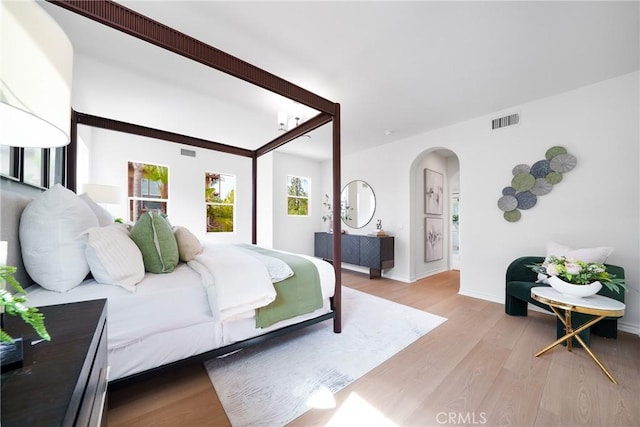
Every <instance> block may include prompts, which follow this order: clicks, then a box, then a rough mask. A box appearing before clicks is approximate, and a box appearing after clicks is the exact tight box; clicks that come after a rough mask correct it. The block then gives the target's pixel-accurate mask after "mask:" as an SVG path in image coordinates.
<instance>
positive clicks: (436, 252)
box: [424, 218, 444, 262]
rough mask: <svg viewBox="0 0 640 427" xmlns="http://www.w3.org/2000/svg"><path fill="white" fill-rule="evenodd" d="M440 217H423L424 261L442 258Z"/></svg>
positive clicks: (441, 223)
mask: <svg viewBox="0 0 640 427" xmlns="http://www.w3.org/2000/svg"><path fill="white" fill-rule="evenodd" d="M443 225H444V223H443V220H442V218H425V224H424V234H425V243H424V245H425V249H424V261H425V262H431V261H436V260H439V259H442V246H443V242H442V240H443V239H442V230H443V229H442V227H443Z"/></svg>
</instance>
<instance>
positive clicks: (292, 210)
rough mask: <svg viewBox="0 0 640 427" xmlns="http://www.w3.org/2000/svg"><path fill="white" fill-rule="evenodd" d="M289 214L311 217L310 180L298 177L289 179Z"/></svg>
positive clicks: (289, 177)
mask: <svg viewBox="0 0 640 427" xmlns="http://www.w3.org/2000/svg"><path fill="white" fill-rule="evenodd" d="M287 194H288V197H287V213H288V214H289V215H302V216H307V215H309V180H308V179H307V178H301V177H297V176H288V177H287Z"/></svg>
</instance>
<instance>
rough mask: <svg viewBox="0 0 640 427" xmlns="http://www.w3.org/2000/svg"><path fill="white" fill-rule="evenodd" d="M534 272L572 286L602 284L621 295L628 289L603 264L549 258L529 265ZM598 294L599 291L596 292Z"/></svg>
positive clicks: (560, 257)
mask: <svg viewBox="0 0 640 427" xmlns="http://www.w3.org/2000/svg"><path fill="white" fill-rule="evenodd" d="M528 267H530V268H531V269H532V270H533V271H534V272H536V273H538V274H543V275H547V276H551V277H554V276H555V277H557V278H559V279H561V280H563V281H564V282H566V283H569V284H571V285H578V286H585V285H591V284H592V283H594V282H600V283H601V284H602V285H604V286H606V287H607V288H609V290H611V291H614V292H616V293H620V288H622V289H625V290H626V289H627V286H626V284H625V281H624V279H618V278H616V276H615V275H613V274H610V273H609V272H607V268H606V267H605V266H604V265H603V264H599V263H596V262H585V261H580V260H568V259H567V258H565V257H563V256H559V257H556V256H553V255H552V256H548V257H547V258H545V260H544V262H543V263H542V264H533V265H528ZM596 292H597V291H596Z"/></svg>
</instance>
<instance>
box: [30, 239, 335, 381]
mask: <svg viewBox="0 0 640 427" xmlns="http://www.w3.org/2000/svg"><path fill="white" fill-rule="evenodd" d="M209 246H210V245H207V247H209ZM211 246H215V245H211ZM207 250H216V249H215V248H213V249H211V248H209V249H207ZM300 256H303V257H305V258H307V259H309V260H310V261H312V262H313V263H314V264H315V265H316V267H317V268H318V272H319V275H320V279H321V287H322V296H323V300H324V306H323V308H322V309H320V310H316V311H315V312H313V313H309V314H307V315H303V316H298V317H296V318H294V319H288V320H285V321H281V322H278V323H277V324H275V325H273V326H271V327H269V328H266V329H256V327H255V310H254V309H250V310H245V311H244V312H236V313H235V314H234V317H233V318H228V319H226V320H224V321H223V320H221V319H220V318H219V316H218V315H216V314H215V313H214V312H212V309H211V307H210V304H209V302H210V298H209V297H210V294H211V292H209V294H208V292H207V289H206V288H205V286H203V284H202V278H201V276H200V274H198V273H197V272H196V271H195V270H194V269H193V268H191V267H189V266H188V265H186V264H182V263H181V264H179V265H178V267H177V268H176V269H175V270H174V272H172V273H169V274H152V273H147V274H146V275H145V278H144V280H143V281H142V282H141V283H139V284H138V285H137V290H136V293H130V292H128V291H126V290H125V289H123V288H120V287H118V286H113V285H105V284H99V283H97V282H95V281H93V280H88V281H85V282H83V283H82V284H81V285H80V286H77V287H76V288H74V289H72V290H70V291H68V292H66V293H58V292H51V291H47V290H45V289H43V288H41V287H39V286H37V285H34V286H31V287H29V288H28V289H27V292H28V300H29V304H30V305H34V306H44V305H52V304H62V303H67V302H75V301H86V300H91V299H99V298H107V299H108V303H107V333H108V341H107V345H108V348H109V364H110V365H111V372H112V375H111V379H112V380H115V379H118V378H122V377H124V376H127V375H131V374H134V373H138V372H142V371H145V370H147V369H151V368H154V367H157V366H160V365H162V364H166V363H170V362H173V361H176V360H180V359H183V358H186V357H189V356H193V355H196V354H199V353H203V352H205V351H208V350H212V349H215V348H218V347H221V346H223V345H228V344H232V343H234V342H238V341H241V340H243V339H247V338H250V337H254V336H257V335H260V334H262V333H265V332H268V331H271V330H274V329H278V328H281V327H284V326H287V325H289V324H293V323H297V322H300V321H302V320H306V319H310V318H313V317H317V316H318V315H321V314H324V313H327V312H329V311H330V307H329V301H328V298H329V297H331V296H333V293H334V283H335V277H334V270H333V266H331V265H330V264H329V263H327V262H325V261H322V260H320V259H318V258H313V257H309V256H304V255H300ZM234 268H235V270H236V271H238V269H244V270H247V269H246V267H244V266H236V267H234ZM252 269H256V270H260V267H259V266H257V265H253V264H252ZM252 274H258V275H261V274H262V273H255V272H254V273H252ZM250 275H251V274H250ZM250 275H249V276H250ZM223 276H224V277H226V276H227V273H225V274H223ZM249 276H247V277H249ZM267 276H268V273H267ZM215 286H216V288H221V287H223V286H224V282H223V281H219V280H218V281H216V282H215ZM228 286H231V287H234V286H236V284H234V283H231V284H230V285H229V284H228ZM209 290H210V291H211V289H209ZM218 293H220V289H216V295H217V294H218ZM221 293H222V294H224V293H225V291H222V292H221ZM214 311H215V310H214ZM53 339H55V336H54V337H53Z"/></svg>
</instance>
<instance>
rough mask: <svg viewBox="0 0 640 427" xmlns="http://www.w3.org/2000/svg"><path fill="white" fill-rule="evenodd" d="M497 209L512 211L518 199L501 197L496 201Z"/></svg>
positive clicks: (516, 205)
mask: <svg viewBox="0 0 640 427" xmlns="http://www.w3.org/2000/svg"><path fill="white" fill-rule="evenodd" d="M498 207H499V208H500V210H501V211H505V212H507V211H512V210H514V209H515V208H517V207H518V199H516V198H515V197H514V196H502V197H500V198H499V199H498Z"/></svg>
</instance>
